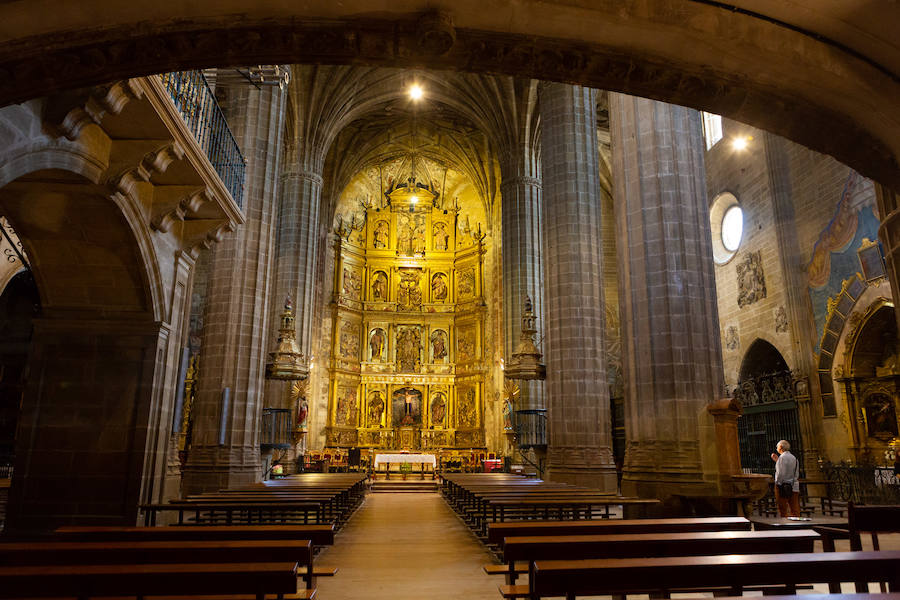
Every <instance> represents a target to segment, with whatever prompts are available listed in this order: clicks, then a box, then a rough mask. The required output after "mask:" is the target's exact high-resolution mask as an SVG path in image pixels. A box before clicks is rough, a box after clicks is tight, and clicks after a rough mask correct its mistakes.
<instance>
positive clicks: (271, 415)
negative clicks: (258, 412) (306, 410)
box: [259, 408, 292, 451]
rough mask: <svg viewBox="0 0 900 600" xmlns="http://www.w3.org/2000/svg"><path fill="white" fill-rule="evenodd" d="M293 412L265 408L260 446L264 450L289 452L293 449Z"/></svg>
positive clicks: (261, 425)
mask: <svg viewBox="0 0 900 600" xmlns="http://www.w3.org/2000/svg"><path fill="white" fill-rule="evenodd" d="M291 424H292V422H291V411H290V410H289V409H287V408H264V409H263V412H262V420H261V421H260V432H259V446H260V448H261V449H262V450H264V451H265V450H287V449H288V448H290V447H291Z"/></svg>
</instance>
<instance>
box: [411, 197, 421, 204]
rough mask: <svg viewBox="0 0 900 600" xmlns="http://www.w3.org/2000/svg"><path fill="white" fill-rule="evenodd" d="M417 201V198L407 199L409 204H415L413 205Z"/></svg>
mask: <svg viewBox="0 0 900 600" xmlns="http://www.w3.org/2000/svg"><path fill="white" fill-rule="evenodd" d="M418 201H419V197H418V196H413V197H412V198H410V199H409V203H410V204H415V203H416V202H418Z"/></svg>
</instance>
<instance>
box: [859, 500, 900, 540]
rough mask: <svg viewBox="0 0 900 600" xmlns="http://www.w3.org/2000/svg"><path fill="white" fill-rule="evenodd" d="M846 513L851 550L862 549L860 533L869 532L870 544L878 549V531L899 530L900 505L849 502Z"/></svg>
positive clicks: (894, 531)
mask: <svg viewBox="0 0 900 600" xmlns="http://www.w3.org/2000/svg"><path fill="white" fill-rule="evenodd" d="M847 515H848V521H849V524H850V549H851V550H862V538H861V534H862V533H865V532H868V533H870V534H871V535H872V545H873V546H874V548H875V549H876V550H879V549H880V547H879V543H878V534H879V533H898V532H900V506H896V505H858V504H854V503H853V502H851V503H850V504H848V506H847Z"/></svg>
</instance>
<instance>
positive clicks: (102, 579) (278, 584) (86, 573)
mask: <svg viewBox="0 0 900 600" xmlns="http://www.w3.org/2000/svg"><path fill="white" fill-rule="evenodd" d="M296 591H297V564H296V563H288V562H281V563H250V564H248V563H229V564H178V565H172V564H164V565H41V566H28V567H21V566H16V567H5V566H4V567H0V598H35V597H44V598H52V597H69V598H71V597H77V598H82V599H83V598H96V597H106V596H151V595H152V596H176V597H179V596H180V597H184V596H210V595H226V594H227V595H233V594H254V595H256V594H273V595H274V594H293V593H295V592H296Z"/></svg>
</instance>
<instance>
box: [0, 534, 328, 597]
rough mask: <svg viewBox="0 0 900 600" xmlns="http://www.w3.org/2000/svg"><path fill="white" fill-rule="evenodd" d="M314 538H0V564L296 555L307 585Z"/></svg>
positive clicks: (275, 558)
mask: <svg viewBox="0 0 900 600" xmlns="http://www.w3.org/2000/svg"><path fill="white" fill-rule="evenodd" d="M312 547H313V546H312V542H311V541H310V540H277V541H259V540H253V541H234V540H216V541H193V540H191V541H155V542H146V541H145V542H134V541H130V542H0V564H2V565H6V566H37V565H122V564H124V565H127V564H132V565H137V564H175V563H209V564H213V563H253V562H273V563H277V562H285V561H288V562H290V561H294V562H296V563H297V565H298V567H299V569H300V570H301V573H302V577H303V580H304V582H305V583H306V588H307V589H310V590H311V589H313V588H315V576H316V574H315V571H314V570H313V550H312Z"/></svg>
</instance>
